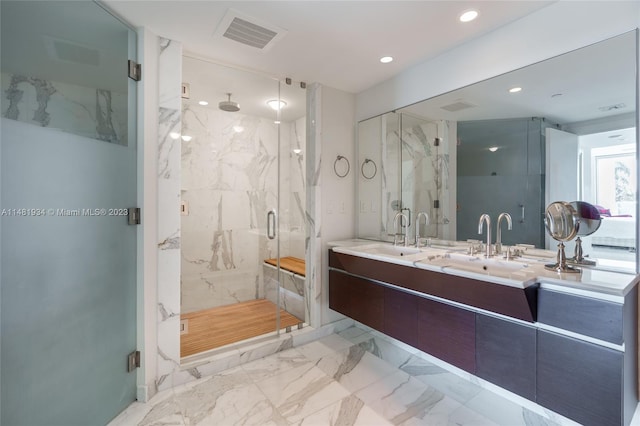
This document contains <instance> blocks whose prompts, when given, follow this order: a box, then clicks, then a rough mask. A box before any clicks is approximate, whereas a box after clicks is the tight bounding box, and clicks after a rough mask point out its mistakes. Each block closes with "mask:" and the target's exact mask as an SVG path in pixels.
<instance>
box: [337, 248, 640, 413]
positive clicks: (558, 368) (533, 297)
mask: <svg viewBox="0 0 640 426" xmlns="http://www.w3.org/2000/svg"><path fill="white" fill-rule="evenodd" d="M329 267H330V269H329V307H330V308H331V309H333V310H335V311H338V312H340V313H342V314H344V315H346V316H348V317H350V318H353V319H355V320H357V321H359V322H361V323H363V324H366V325H368V326H370V327H372V328H374V329H376V330H378V331H381V332H383V333H385V334H387V335H388V336H391V337H393V338H395V339H398V340H400V341H402V342H404V343H407V344H409V345H411V346H413V347H415V348H418V349H420V350H422V351H423V352H425V353H428V354H430V355H433V356H435V357H436V358H439V359H441V360H443V361H446V362H448V363H449V364H452V365H454V366H456V367H458V368H461V369H463V370H465V371H468V372H470V373H472V374H475V375H476V376H478V377H480V378H482V379H484V380H486V381H488V382H491V383H494V384H496V385H498V386H500V387H502V388H504V389H507V390H509V391H511V392H513V393H515V394H518V395H520V396H522V397H524V398H526V399H528V400H531V401H534V402H536V403H538V404H539V405H541V406H543V407H546V408H549V409H551V410H553V411H555V412H557V413H560V414H562V415H564V416H566V417H568V418H570V419H573V420H575V421H577V422H580V423H582V424H584V425H586V426H589V425H594V426H595V425H597V426H604V425H618V426H619V425H629V423H630V422H631V418H632V416H633V412H634V410H635V407H636V405H637V402H638V390H637V377H638V366H637V348H638V339H637V334H636V333H637V325H636V323H637V318H638V289H637V288H634V289H633V290H632V291H631V292H630V293H629V294H627V295H626V296H625V300H624V303H616V302H611V301H605V300H601V299H589V298H588V297H586V296H583V295H577V294H572V293H563V292H560V291H556V290H549V289H548V288H539V286H538V285H534V286H530V287H528V288H527V289H516V288H514V287H507V286H501V285H500V284H492V283H488V282H486V283H483V284H484V286H480V285H476V284H477V283H481V282H480V281H476V280H469V279H467V278H461V277H456V276H453V275H446V274H441V273H437V272H432V271H422V270H419V269H417V268H411V267H407V266H401V265H389V266H388V267H387V265H386V264H384V262H379V261H374V260H369V259H364V258H357V257H353V256H349V255H336V254H335V253H332V252H330V257H329ZM456 286H458V287H456ZM489 286H494V287H496V286H497V287H504V288H497V289H494V288H492V287H489ZM488 289H490V293H489V294H491V295H492V297H496V298H499V297H500V296H502V298H501V299H500V300H501V303H493V301H491V300H487V291H488ZM453 290H456V292H455V295H456V299H455V300H451V299H449V298H448V297H446V296H447V295H451V294H453V293H454V291H453ZM503 290H507V291H503ZM514 290H520V294H518V293H517V292H516V293H514ZM452 297H453V296H452ZM476 301H480V302H478V303H476ZM505 301H508V303H506V302H505ZM447 302H450V303H447ZM464 302H467V303H471V305H470V306H468V305H467V304H466V303H464ZM474 303H476V304H475V305H474ZM507 305H508V306H517V307H518V308H517V309H511V308H509V307H508V306H507ZM505 306H507V307H505ZM491 307H498V308H499V312H495V311H493V310H491V309H489V308H491ZM478 308H479V309H478ZM529 308H531V309H530V310H529ZM510 309H511V310H510ZM494 312H495V315H494V314H493V313H494ZM507 312H514V315H506V313H507ZM536 316H537V322H534V321H527V320H526V319H528V318H532V319H533V318H536ZM523 319H524V320H523ZM556 331H557V332H556ZM598 342H601V343H600V344H599V343H598ZM621 343H622V344H624V346H622V347H620V348H619V349H617V347H616V345H619V344H621Z"/></svg>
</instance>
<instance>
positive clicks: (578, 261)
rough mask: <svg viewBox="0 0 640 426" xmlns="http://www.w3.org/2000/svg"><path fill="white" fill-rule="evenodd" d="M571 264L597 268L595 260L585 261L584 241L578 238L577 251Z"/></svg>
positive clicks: (570, 260) (570, 261)
mask: <svg viewBox="0 0 640 426" xmlns="http://www.w3.org/2000/svg"><path fill="white" fill-rule="evenodd" d="M569 263H572V264H575V265H587V266H596V262H595V260H589V259H585V257H584V255H583V252H582V239H581V238H580V237H578V238H576V249H575V252H574V255H573V257H572V258H571V259H569Z"/></svg>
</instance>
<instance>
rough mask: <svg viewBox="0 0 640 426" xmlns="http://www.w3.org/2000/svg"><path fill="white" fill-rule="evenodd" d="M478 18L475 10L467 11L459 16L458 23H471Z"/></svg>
mask: <svg viewBox="0 0 640 426" xmlns="http://www.w3.org/2000/svg"><path fill="white" fill-rule="evenodd" d="M477 17H478V11H477V10H467V11H466V12H463V13H462V15H460V22H471V21H473V20H474V19H476V18H477Z"/></svg>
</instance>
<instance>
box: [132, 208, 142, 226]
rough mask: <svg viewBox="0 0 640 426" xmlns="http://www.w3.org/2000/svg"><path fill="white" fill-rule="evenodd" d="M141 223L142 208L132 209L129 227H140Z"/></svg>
mask: <svg viewBox="0 0 640 426" xmlns="http://www.w3.org/2000/svg"><path fill="white" fill-rule="evenodd" d="M141 221H142V220H141V214H140V207H131V208H130V209H129V225H140V222H141Z"/></svg>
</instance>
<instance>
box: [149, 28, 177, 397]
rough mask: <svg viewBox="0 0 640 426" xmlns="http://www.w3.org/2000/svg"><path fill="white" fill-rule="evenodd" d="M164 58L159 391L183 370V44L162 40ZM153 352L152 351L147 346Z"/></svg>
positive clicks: (160, 135)
mask: <svg viewBox="0 0 640 426" xmlns="http://www.w3.org/2000/svg"><path fill="white" fill-rule="evenodd" d="M159 51H160V55H159V58H158V73H159V74H158V85H159V99H158V103H159V107H158V117H159V118H158V122H159V124H158V157H157V161H158V169H157V172H158V174H157V179H158V204H157V211H158V234H157V237H158V241H157V249H158V251H157V255H158V268H157V271H158V293H157V313H156V321H157V333H158V341H157V343H158V348H157V372H156V380H155V384H156V386H155V387H156V389H155V390H158V391H161V390H164V389H169V388H171V387H173V386H174V384H176V383H175V381H174V375H175V373H176V372H177V371H179V369H180V139H174V138H172V137H171V136H170V135H171V133H175V132H177V133H180V129H181V114H182V111H181V100H180V84H181V82H182V67H181V66H180V64H181V61H182V44H181V43H179V42H176V41H173V40H168V39H165V38H160V39H159ZM147 350H148V349H147Z"/></svg>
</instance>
